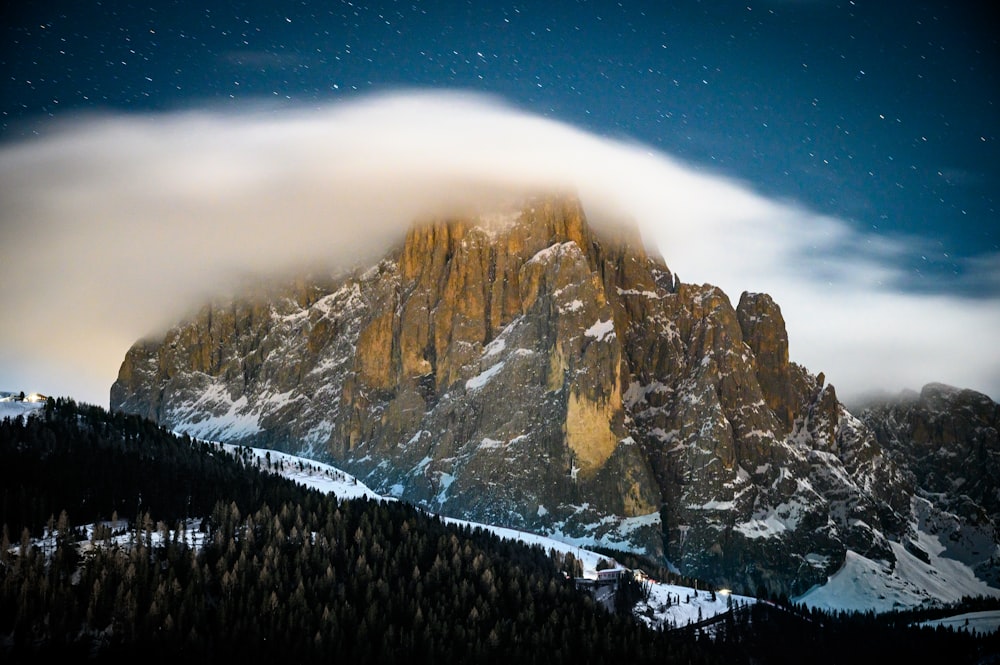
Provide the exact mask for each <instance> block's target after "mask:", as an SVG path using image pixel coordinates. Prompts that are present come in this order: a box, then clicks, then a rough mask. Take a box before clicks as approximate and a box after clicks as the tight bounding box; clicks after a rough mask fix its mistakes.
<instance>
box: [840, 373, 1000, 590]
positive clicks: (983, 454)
mask: <svg viewBox="0 0 1000 665" xmlns="http://www.w3.org/2000/svg"><path fill="white" fill-rule="evenodd" d="M860 418H861V420H862V421H864V422H865V423H866V424H867V425H868V426H869V427H870V428H871V429H872V430H873V431H874V432H875V437H876V439H877V441H878V443H879V444H880V446H881V447H882V448H883V449H884V450H885V451H886V454H887V455H888V456H889V457H890V458H891V459H893V460H894V462H895V464H896V466H897V467H899V468H900V469H901V471H902V473H903V474H904V476H905V477H906V479H907V481H908V483H909V484H910V485H912V486H913V487H914V488H915V493H916V495H917V496H919V497H920V498H921V499H923V500H924V502H925V507H924V508H922V509H921V514H920V521H921V523H922V524H924V525H925V526H926V528H927V529H928V530H930V531H931V532H932V533H936V534H939V535H940V536H941V538H942V539H943V542H946V543H947V544H948V550H949V551H950V553H951V554H952V555H953V556H954V558H957V559H959V560H961V561H963V562H964V563H966V564H968V565H970V566H972V567H973V569H974V570H976V571H977V573H979V575H980V576H981V577H982V578H984V579H986V580H988V581H990V582H991V583H992V584H993V585H997V586H1000V584H998V583H1000V566H998V564H997V562H998V561H1000V549H998V547H997V542H998V541H1000V405H998V404H997V403H995V402H994V401H993V400H991V399H990V398H989V397H987V396H986V395H983V394H982V393H978V392H976V391H973V390H962V389H959V388H955V387H953V386H947V385H944V384H940V383H931V384H928V385H926V386H924V387H923V389H922V390H921V391H920V393H919V395H918V394H917V393H913V392H904V393H902V394H901V395H899V396H898V397H896V398H894V399H883V400H880V401H878V402H875V403H871V404H868V405H867V406H865V407H864V408H863V409H862V410H861V412H860Z"/></svg>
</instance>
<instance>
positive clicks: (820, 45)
mask: <svg viewBox="0 0 1000 665" xmlns="http://www.w3.org/2000/svg"><path fill="white" fill-rule="evenodd" d="M199 4H201V5H204V7H206V8H201V7H199V6H198V5H199ZM974 5H978V6H980V7H982V9H978V10H977V9H974V8H973V6H974ZM3 12H4V14H3V20H2V30H3V47H2V51H0V70H2V74H3V75H2V77H0V149H2V148H4V147H10V146H20V145H25V144H30V143H31V142H32V141H37V140H39V138H40V137H41V138H44V137H45V136H47V135H48V134H50V133H52V132H54V131H56V129H55V128H57V127H59V126H60V125H59V121H60V120H62V119H66V118H73V117H77V116H78V115H79V114H80V113H81V112H87V113H91V114H95V113H96V114H112V115H114V116H115V117H117V115H118V114H121V113H126V114H139V115H148V114H154V115H157V114H166V115H169V114H174V113H178V112H184V111H187V110H191V109H212V110H213V111H215V112H220V113H226V112H229V111H230V110H231V111H233V112H238V111H239V110H240V109H241V108H243V107H245V106H246V105H249V104H254V105H259V104H260V103H261V102H266V103H269V104H270V106H269V108H271V109H272V112H273V113H275V114H281V113H283V112H284V111H286V110H289V109H291V110H295V109H303V108H314V107H326V106H330V105H334V106H335V105H337V104H342V103H344V102H345V101H349V100H358V99H364V98H367V97H370V96H371V95H373V94H374V93H392V92H397V91H407V90H417V91H465V92H471V93H485V94H487V95H490V96H493V97H495V98H497V99H498V100H502V102H503V103H505V104H508V105H510V106H512V107H514V108H516V109H518V110H520V111H523V112H525V113H527V114H532V115H538V116H543V117H545V118H547V119H551V120H554V121H557V122H559V123H564V124H567V125H570V126H572V127H575V128H579V129H581V130H583V131H585V132H588V133H591V134H594V135H597V136H600V137H606V138H608V139H613V140H616V141H622V142H626V143H632V144H638V145H640V146H646V147H648V148H649V149H650V150H652V151H655V152H657V153H663V154H666V155H669V156H670V157H672V158H674V159H676V160H678V161H679V162H681V163H683V164H685V165H686V166H687V167H688V168H690V169H692V170H694V171H696V172H700V173H705V174H712V175H717V176H720V177H726V178H729V179H732V180H733V181H736V182H740V183H743V184H744V185H745V186H746V187H747V188H749V189H750V190H752V191H753V192H755V193H757V194H760V195H761V196H763V197H766V198H767V199H769V200H773V201H783V202H790V203H792V204H794V205H796V206H800V207H802V208H804V209H808V210H810V211H813V212H815V213H816V214H817V215H821V216H829V217H830V218H835V219H837V220H841V221H843V222H844V223H845V224H846V225H848V226H850V227H851V228H852V229H854V230H856V231H857V232H858V233H860V234H864V236H865V237H866V238H867V239H868V241H872V240H874V241H875V242H879V241H885V242H887V243H894V242H897V241H898V242H899V243H900V244H899V247H900V248H901V249H900V250H899V251H895V252H889V253H887V254H891V256H890V257H889V259H888V260H891V262H892V263H893V266H892V268H893V270H892V285H891V286H892V288H893V289H896V290H897V291H899V292H903V293H909V294H924V295H932V296H940V297H944V298H961V299H963V301H964V302H973V303H975V302H978V303H980V306H981V307H983V308H993V309H995V308H996V307H997V302H998V298H1000V215H998V213H997V205H998V201H997V197H998V195H1000V189H998V187H997V185H998V183H1000V143H998V139H1000V106H998V104H1000V80H998V68H997V65H998V63H1000V42H998V37H997V35H998V34H1000V30H997V27H998V26H997V25H996V23H995V21H994V20H993V12H992V11H991V10H990V9H988V8H986V5H985V4H984V3H971V2H959V3H943V2H942V3H927V2H908V1H907V2H883V1H863V0H857V1H856V2H851V1H849V0H844V1H840V0H801V1H795V0H774V1H770V2H756V1H751V0H744V2H740V3H736V2H727V1H725V0H723V1H712V2H695V1H693V0H679V1H674V2H649V3H645V2H620V3H615V2H586V1H580V2H568V1H553V2H538V3H523V4H510V3H507V2H497V3H481V2H471V3H463V2H434V3H424V2H399V3H392V2H380V3H365V2H363V1H358V2H328V3H324V2H307V1H303V2H287V3H265V2H230V3H216V2H208V3H182V2H178V3H171V2H161V3H156V4H153V5H150V4H148V3H145V4H135V3H126V2H105V3H100V2H96V3H95V2H85V1H80V2H62V3H54V2H33V3H12V4H11V5H10V6H8V7H7V8H6V9H4V10H3ZM668 262H669V261H668ZM681 277H682V278H683V277H684V275H681ZM731 295H732V294H731ZM736 295H737V296H738V294H736ZM998 341H1000V335H998ZM986 363H987V365H991V371H992V372H993V374H994V375H995V376H1000V370H997V367H996V365H997V361H996V357H995V356H992V357H990V358H988V359H987V361H986ZM816 369H822V368H816ZM998 386H1000V379H998V383H997V384H988V385H987V384H984V385H982V386H980V388H981V389H995V388H997V387H998ZM913 387H918V386H913ZM0 388H4V386H0ZM993 396H994V398H996V397H997V394H996V392H993Z"/></svg>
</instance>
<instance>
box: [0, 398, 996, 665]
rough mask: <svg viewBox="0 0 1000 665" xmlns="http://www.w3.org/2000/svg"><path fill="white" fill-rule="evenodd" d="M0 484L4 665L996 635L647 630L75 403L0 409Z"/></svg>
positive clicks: (964, 657) (848, 644) (528, 653)
mask: <svg viewBox="0 0 1000 665" xmlns="http://www.w3.org/2000/svg"><path fill="white" fill-rule="evenodd" d="M0 481H2V487H3V504H2V508H0V510H2V513H0V517H2V520H3V544H2V548H0V654H2V655H3V658H4V661H5V662H20V661H27V660H29V659H30V660H32V661H34V660H35V659H37V658H38V657H41V656H70V657H74V658H77V659H82V660H101V661H102V662H107V661H113V660H117V659H119V658H120V659H122V660H124V659H129V660H134V659H141V660H143V661H153V662H175V661H177V660H178V659H184V660H187V661H192V662H216V661H219V660H220V659H223V658H224V659H226V660H233V661H235V660H240V661H243V662H246V663H257V662H261V663H263V662H271V661H274V660H275V659H281V661H282V662H298V663H312V662H327V663H329V662H332V661H335V660H337V661H339V660H348V661H349V662H352V663H355V662H356V663H396V662H411V663H412V662H428V661H435V660H437V659H442V660H441V662H462V663H479V662H482V663H494V662H495V663H499V662H504V663H509V662H511V661H512V660H514V661H516V662H523V663H546V664H558V663H563V662H571V663H592V662H602V663H603V662H630V663H647V662H648V663H653V662H655V663H664V662H668V663H751V662H752V663H784V662H788V663H792V662H815V663H837V662H879V661H878V659H879V658H880V659H882V661H881V662H886V661H885V659H887V658H889V659H890V660H893V661H897V662H898V658H899V657H901V656H902V657H906V658H909V659H912V660H913V662H928V661H927V660H926V658H927V657H929V656H935V657H938V658H941V659H942V660H943V662H953V663H966V662H968V663H972V662H977V661H976V659H978V658H981V657H982V656H983V653H987V652H988V650H989V649H991V648H992V649H996V646H997V643H996V640H995V639H994V640H993V641H990V640H988V639H982V638H979V639H977V638H973V637H971V636H967V635H962V634H957V633H951V632H942V631H932V630H917V629H913V628H910V627H908V626H904V625H902V624H901V623H900V622H898V621H897V622H895V623H891V622H890V623H887V622H885V621H880V620H879V619H878V618H877V617H875V616H836V615H828V614H822V613H818V612H807V611H804V610H803V609H802V608H794V607H780V606H778V605H768V604H758V605H755V606H750V607H747V608H742V609H741V610H739V611H734V612H732V613H729V614H728V615H727V616H726V617H723V619H722V620H720V622H718V623H716V624H713V625H712V626H711V627H710V628H705V629H704V630H701V629H698V630H693V631H685V630H677V631H657V630H653V629H650V628H647V627H646V626H644V625H643V624H641V623H640V622H638V621H636V620H634V618H633V617H632V616H631V613H630V607H631V605H632V604H633V603H634V602H635V600H636V599H637V598H638V597H639V594H641V593H642V588H641V586H640V585H637V584H634V583H632V582H630V581H628V580H626V581H625V582H623V584H622V593H621V595H620V596H619V599H618V600H619V602H618V603H617V609H618V611H617V612H609V611H606V610H604V609H603V608H601V607H598V606H597V605H595V603H594V602H593V600H592V599H591V598H590V597H589V596H588V595H587V594H586V593H583V592H580V591H578V590H577V589H576V588H575V586H574V583H573V577H574V576H575V575H578V574H579V562H578V561H576V560H575V559H574V558H573V557H572V555H566V556H562V555H560V554H558V553H556V552H554V551H545V550H544V549H543V548H541V547H539V546H528V545H525V544H522V543H517V542H513V541H508V540H503V539H500V538H499V537H498V536H496V535H495V534H493V533H492V532H490V531H488V530H484V529H480V528H475V529H474V528H471V527H469V526H465V527H459V526H456V525H451V524H447V523H445V522H443V521H441V520H440V519H438V518H436V517H434V516H431V515H428V514H426V513H424V512H422V511H420V510H418V509H416V508H414V507H413V506H410V505H408V504H406V503H403V502H395V501H374V500H368V499H358V500H343V501H342V500H338V499H337V498H336V497H334V496H331V495H327V494H323V493H321V492H318V491H315V490H312V489H309V488H306V487H304V486H302V485H300V484H297V483H295V482H292V481H290V480H287V479H284V478H281V477H279V476H276V475H272V474H269V473H267V472H266V471H263V470H261V469H259V468H257V466H256V464H253V463H251V462H250V460H249V458H247V457H246V456H245V455H240V454H230V453H228V452H225V451H224V450H222V449H220V448H219V447H217V446H214V445H210V444H206V443H202V442H198V441H194V440H191V439H190V438H188V437H183V436H176V435H174V434H172V433H170V432H168V431H167V430H165V429H164V428H162V427H159V426H157V425H155V424H153V423H151V422H149V421H147V420H145V419H141V418H138V417H136V416H128V415H125V414H121V413H109V412H107V411H105V410H103V409H100V408H98V407H92V406H87V405H80V404H76V403H74V402H73V401H72V400H50V401H49V402H48V403H47V404H46V406H45V408H44V409H43V410H41V411H40V412H39V413H38V414H37V415H36V416H32V417H29V418H24V417H18V418H14V419H5V420H4V421H2V422H0ZM82 525H96V527H93V528H89V530H85V529H83V528H82ZM868 656H870V657H868Z"/></svg>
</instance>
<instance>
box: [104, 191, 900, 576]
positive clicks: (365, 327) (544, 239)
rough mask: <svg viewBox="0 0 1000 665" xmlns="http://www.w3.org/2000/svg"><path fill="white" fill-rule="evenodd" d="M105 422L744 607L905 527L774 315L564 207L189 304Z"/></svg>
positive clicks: (148, 352)
mask: <svg viewBox="0 0 1000 665" xmlns="http://www.w3.org/2000/svg"><path fill="white" fill-rule="evenodd" d="M111 405H112V408H114V409H119V410H124V411H129V412H133V413H140V414H143V415H147V416H149V417H151V418H154V419H156V420H157V421H158V422H160V423H162V424H164V425H167V426H169V427H171V428H175V429H179V430H183V431H187V432H189V433H191V434H192V435H194V436H198V437H202V438H213V439H221V440H227V441H231V442H240V443H244V444H247V445H255V446H266V447H271V448H278V449H282V450H286V451H291V452H295V453H298V454H304V455H307V456H311V457H315V458H318V459H322V460H324V461H331V462H333V463H335V464H337V465H340V466H342V467H344V468H345V469H347V470H349V471H350V472H352V473H354V474H357V475H359V476H361V477H363V478H364V479H365V481H366V482H367V483H368V484H369V485H370V486H372V487H374V488H375V489H377V490H379V491H381V492H383V493H385V494H392V495H395V496H398V497H401V498H404V499H406V500H409V501H412V502H415V503H419V504H421V505H424V506H426V507H428V508H430V509H432V510H434V511H437V512H440V513H443V514H447V515H454V516H461V517H466V518H470V519H475V520H480V521H486V522H490V523H493V524H500V525H507V526H513V527H517V528H522V529H529V530H535V531H539V532H545V533H553V534H558V535H562V536H563V537H567V538H578V539H580V542H585V543H589V544H598V545H603V546H607V547H613V548H618V549H629V550H634V551H639V552H644V553H647V554H650V555H653V556H661V557H665V558H666V559H667V560H668V561H670V562H671V563H672V564H673V565H676V566H677V567H678V568H679V569H680V570H681V571H682V572H684V573H687V574H691V575H697V576H700V577H702V578H706V579H710V580H713V581H714V582H716V583H719V584H728V585H731V586H732V587H734V588H738V589H746V590H751V591H753V590H755V589H757V588H758V586H760V585H764V586H766V587H768V588H769V590H771V591H775V592H784V593H789V594H790V595H794V594H796V593H801V592H803V591H805V590H806V589H808V588H809V587H810V586H811V585H813V584H816V583H821V582H823V581H825V579H826V576H827V575H829V574H832V573H833V572H834V571H835V570H837V569H838V568H839V566H840V565H841V564H842V563H843V561H844V558H845V552H846V551H847V550H848V549H852V550H854V551H856V552H860V553H862V554H865V555H867V556H871V557H873V558H878V559H882V560H891V559H892V552H891V550H890V547H889V544H888V539H892V538H894V537H895V536H894V534H900V533H903V532H904V531H905V529H906V528H908V527H907V524H909V522H910V521H912V519H913V518H912V508H911V495H912V492H913V483H914V480H913V478H912V476H910V475H907V474H906V473H903V472H901V471H900V467H899V465H898V463H897V461H894V460H893V459H891V458H890V457H889V456H887V455H886V454H885V452H884V451H883V449H882V447H881V446H880V445H879V443H878V442H877V441H876V438H875V436H874V434H873V432H872V430H871V429H869V428H868V427H867V426H865V425H864V424H863V423H862V422H861V421H859V420H858V419H856V418H854V417H853V416H852V415H851V414H850V413H848V412H847V410H846V409H845V408H844V407H843V405H841V404H840V402H839V401H838V400H837V397H836V393H835V391H834V389H833V387H832V386H828V385H824V379H823V376H822V375H818V376H814V375H812V374H810V373H809V372H807V371H806V370H805V369H804V368H802V367H800V366H798V365H796V364H794V363H791V362H790V361H789V358H788V339H787V334H786V332H785V327H784V321H783V319H782V316H781V311H780V309H779V308H778V306H777V305H776V304H775V303H774V302H773V301H772V300H771V298H770V297H768V296H767V295H764V294H750V293H745V294H743V295H742V297H741V298H740V301H739V304H738V306H737V307H736V308H734V307H733V306H732V304H731V302H730V300H729V299H728V297H727V296H726V295H725V294H724V293H722V292H721V291H720V290H719V289H717V288H715V287H712V286H709V285H701V286H699V285H692V284H681V283H679V281H678V280H676V278H675V277H674V276H673V275H672V274H671V273H670V271H669V270H668V269H667V267H666V266H665V265H664V264H663V262H662V261H661V260H660V259H658V258H656V257H648V256H646V254H645V253H644V251H643V250H642V243H641V242H640V241H639V237H638V235H637V234H635V235H631V236H630V235H629V234H627V233H625V232H621V233H620V234H618V235H617V236H616V237H610V236H609V235H608V234H604V235H599V234H597V233H595V231H594V230H593V229H592V228H591V226H590V225H589V224H588V222H587V219H586V216H585V214H584V211H583V210H582V209H581V206H580V204H579V202H578V201H577V200H576V199H574V198H567V197H539V198H536V199H532V200H530V201H529V202H528V203H526V204H525V206H524V207H523V209H518V210H509V211H505V212H501V213H497V214H494V215H489V216H485V217H481V218H477V219H447V220H436V221H434V222H431V223H426V224H418V225H415V226H414V227H413V229H412V230H411V231H410V233H409V234H408V236H407V237H406V239H405V241H404V242H403V244H402V246H401V247H400V248H398V249H397V250H396V251H394V252H391V253H390V254H388V255H387V256H386V257H385V259H384V260H382V261H381V262H380V263H379V264H378V265H376V266H373V267H372V268H370V269H368V270H367V271H366V272H363V273H359V274H356V275H352V276H350V277H345V278H340V279H337V280H333V281H331V282H329V283H320V282H306V281H302V282H299V283H297V284H294V285H290V286H289V287H288V288H287V289H285V290H284V291H282V292H280V294H279V295H274V294H272V295H270V296H268V297H256V298H254V297H248V298H246V299H243V300H239V301H236V302H232V303H226V304H222V305H210V306H206V307H205V308H204V309H203V310H202V311H201V312H200V313H199V314H198V315H197V316H195V317H193V318H192V319H191V320H189V321H187V322H184V323H181V324H179V325H178V326H176V327H175V328H173V329H171V330H170V331H169V332H168V333H167V334H166V335H165V336H164V338H163V339H160V340H156V341H143V342H140V343H137V344H136V345H135V346H133V348H132V349H131V350H130V351H129V352H128V354H127V356H126V358H125V360H124V362H123V364H122V367H121V371H120V373H119V377H118V381H117V382H116V383H115V384H114V386H113V387H112V390H111Z"/></svg>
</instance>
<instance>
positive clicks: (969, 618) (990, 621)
mask: <svg viewBox="0 0 1000 665" xmlns="http://www.w3.org/2000/svg"><path fill="white" fill-rule="evenodd" d="M920 625H921V626H928V627H930V628H936V627H938V626H943V627H945V628H951V629H952V630H958V631H965V632H968V633H972V634H974V635H987V634H989V633H995V632H997V631H998V630H1000V610H986V611H983V612H966V613H965V614H956V615H954V616H950V617H945V618H943V619H934V620H931V621H924V622H923V623H921V624H920Z"/></svg>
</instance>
